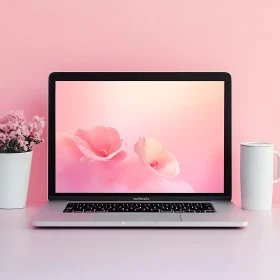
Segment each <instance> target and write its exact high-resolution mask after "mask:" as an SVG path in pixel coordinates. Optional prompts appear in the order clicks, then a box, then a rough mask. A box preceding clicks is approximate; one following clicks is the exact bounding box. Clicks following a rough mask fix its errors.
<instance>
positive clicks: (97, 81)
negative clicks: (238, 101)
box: [32, 72, 247, 228]
mask: <svg viewBox="0 0 280 280" xmlns="http://www.w3.org/2000/svg"><path fill="white" fill-rule="evenodd" d="M48 127H49V135H48V137H49V138H48V154H49V156H48V200H49V201H48V202H47V203H46V205H45V206H44V207H43V208H42V209H41V210H40V211H39V212H38V214H37V215H36V216H35V217H34V218H33V220H32V225H33V226H34V227H106V228H111V227H112V228H113V227H115V228H119V227H120V228H123V227H126V228H130V227H174V228H176V227H245V226H247V219H246V216H245V214H244V212H243V211H242V210H240V209H238V208H237V207H236V206H235V205H234V204H233V203H232V202H231V196H232V178H231V174H232V172H231V160H232V159H231V77H230V75H229V74H228V73H225V72H209V73H202V72H197V73H194V72H191V73H190V72H138V73H136V72H55V73H51V74H50V76H49V125H48ZM116 209H118V210H116Z"/></svg>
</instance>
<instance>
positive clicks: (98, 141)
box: [74, 126, 126, 162]
mask: <svg viewBox="0 0 280 280" xmlns="http://www.w3.org/2000/svg"><path fill="white" fill-rule="evenodd" d="M74 141H75V143H76V145H77V147H78V148H79V149H80V151H81V152H82V153H83V155H84V157H82V158H81V161H84V160H97V161H110V162H119V161H121V160H123V159H125V158H126V152H125V151H124V149H125V148H126V141H125V140H123V139H121V138H120V134H119V132H118V131H117V130H116V129H115V128H112V127H104V126H96V127H94V128H93V129H91V130H85V129H78V130H77V132H76V134H75V136H74Z"/></svg>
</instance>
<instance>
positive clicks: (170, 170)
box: [134, 137, 180, 178]
mask: <svg viewBox="0 0 280 280" xmlns="http://www.w3.org/2000/svg"><path fill="white" fill-rule="evenodd" d="M134 151H135V153H136V154H137V155H138V157H139V159H140V160H141V161H142V162H143V163H144V164H145V165H146V166H148V167H149V168H150V169H151V170H152V171H153V172H155V173H156V174H158V175H160V176H163V177H169V178H171V177H175V176H177V175H178V174H179V173H180V168H179V163H178V161H177V159H176V158H175V157H174V156H173V155H172V154H171V153H169V152H168V151H167V150H166V149H165V148H164V147H163V146H162V144H161V143H160V142H158V141H157V140H156V139H153V138H145V137H140V138H139V140H138V141H137V142H136V144H135V145H134Z"/></svg>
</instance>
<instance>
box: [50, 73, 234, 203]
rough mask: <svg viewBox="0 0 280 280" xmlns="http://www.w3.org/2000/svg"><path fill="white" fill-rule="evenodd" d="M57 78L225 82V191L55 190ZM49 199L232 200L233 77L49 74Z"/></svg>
mask: <svg viewBox="0 0 280 280" xmlns="http://www.w3.org/2000/svg"><path fill="white" fill-rule="evenodd" d="M56 81H224V85H225V90H224V95H225V96H224V193H187V194H182V193H168V194H159V193H135V194H133V193H113V194H110V193H106V194H104V193H56V192H55V183H56V182H55V82H56ZM48 129H49V134H48V135H49V136H48V199H49V200H79V201H84V200H98V201H133V200H134V198H135V197H147V198H148V199H149V200H153V201H187V200H231V196H232V171H231V169H232V154H231V146H232V143H231V76H230V74H229V73H227V72H54V73H51V74H50V75H49V123H48Z"/></svg>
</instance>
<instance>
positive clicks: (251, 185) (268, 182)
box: [240, 142, 280, 210]
mask: <svg viewBox="0 0 280 280" xmlns="http://www.w3.org/2000/svg"><path fill="white" fill-rule="evenodd" d="M240 153H241V154H240V179H241V182H240V183H241V202H242V208H243V209H246V210H270V209H271V205H272V194H273V183H277V182H279V181H280V154H279V153H278V152H276V151H274V150H273V144H271V143H262V142H248V143H242V144H241V151H240ZM274 154H275V155H276V156H277V159H278V174H277V178H276V179H275V180H273V155H274Z"/></svg>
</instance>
